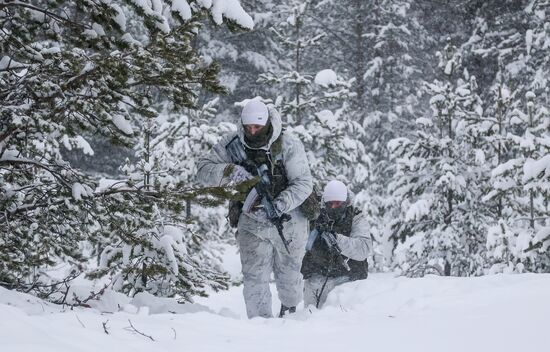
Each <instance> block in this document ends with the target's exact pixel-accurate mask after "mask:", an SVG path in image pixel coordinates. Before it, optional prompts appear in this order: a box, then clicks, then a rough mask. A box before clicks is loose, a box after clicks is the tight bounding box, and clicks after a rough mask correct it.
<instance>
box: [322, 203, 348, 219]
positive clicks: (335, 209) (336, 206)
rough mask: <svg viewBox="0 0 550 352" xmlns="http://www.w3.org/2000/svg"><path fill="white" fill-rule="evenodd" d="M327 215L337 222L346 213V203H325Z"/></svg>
mask: <svg viewBox="0 0 550 352" xmlns="http://www.w3.org/2000/svg"><path fill="white" fill-rule="evenodd" d="M325 207H326V211H327V215H328V216H329V218H330V219H331V220H338V219H340V218H341V217H342V215H344V212H345V211H346V202H342V201H330V202H325Z"/></svg>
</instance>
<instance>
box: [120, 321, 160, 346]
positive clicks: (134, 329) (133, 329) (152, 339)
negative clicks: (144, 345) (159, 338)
mask: <svg viewBox="0 0 550 352" xmlns="http://www.w3.org/2000/svg"><path fill="white" fill-rule="evenodd" d="M128 322H129V323H130V326H129V328H130V331H134V332H136V333H138V334H140V335H141V336H145V337H147V338H149V339H150V340H151V341H155V339H154V338H152V337H151V336H149V335H146V334H144V333H142V332H141V331H139V330H138V329H136V328H135V327H134V325H132V321H131V320H130V319H128ZM127 330H128V328H127Z"/></svg>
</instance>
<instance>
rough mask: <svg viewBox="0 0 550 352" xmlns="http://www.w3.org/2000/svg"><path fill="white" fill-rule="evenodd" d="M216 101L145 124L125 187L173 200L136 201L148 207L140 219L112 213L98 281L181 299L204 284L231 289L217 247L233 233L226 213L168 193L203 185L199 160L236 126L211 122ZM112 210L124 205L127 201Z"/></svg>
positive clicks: (166, 112) (200, 291) (165, 114)
mask: <svg viewBox="0 0 550 352" xmlns="http://www.w3.org/2000/svg"><path fill="white" fill-rule="evenodd" d="M215 104H216V100H214V101H210V102H208V103H207V104H205V105H204V106H203V107H202V108H201V109H197V110H188V111H186V112H185V113H184V114H171V113H169V111H170V110H171V109H168V108H166V109H164V111H163V113H162V114H161V115H160V116H159V117H158V118H157V119H156V120H154V121H151V123H149V124H147V125H145V126H144V127H143V130H142V132H141V138H140V144H138V146H137V160H138V162H137V163H136V164H128V165H126V166H125V167H124V171H125V172H126V174H127V176H128V180H126V181H125V182H126V183H130V184H134V185H135V187H138V188H143V189H145V190H154V191H155V192H156V193H167V196H166V197H162V198H157V197H149V198H142V199H135V200H134V202H133V204H132V209H146V211H143V213H142V214H140V216H139V217H134V216H128V214H126V213H125V212H123V211H120V210H118V211H115V212H114V213H109V214H110V215H109V216H112V217H113V218H114V221H112V220H111V221H108V223H109V224H113V225H114V226H112V227H109V226H106V227H105V230H104V231H105V232H106V233H107V234H111V235H110V236H109V237H108V240H109V242H108V244H107V245H106V246H105V247H104V250H103V251H102V255H101V264H100V266H99V267H98V269H97V270H95V271H94V272H93V273H92V275H91V276H92V277H99V276H104V275H107V274H108V275H109V276H111V277H113V279H114V285H113V287H114V288H115V289H117V290H120V291H122V292H124V293H127V294H129V295H134V294H135V293H137V292H141V291H147V292H149V293H151V294H154V295H160V296H170V297H171V296H176V295H177V296H178V297H180V299H181V300H182V301H190V300H192V296H193V295H197V294H201V295H204V294H205V291H204V289H205V288H206V287H212V288H213V289H215V290H217V289H220V288H226V287H227V281H228V278H227V276H226V275H225V274H224V273H223V270H222V269H221V265H220V261H219V258H218V257H217V253H218V252H217V251H216V250H215V246H216V245H217V243H216V242H220V240H221V237H222V235H224V234H227V233H229V230H228V228H227V225H226V222H225V221H224V220H223V217H224V213H225V211H226V210H225V209H223V208H220V207H214V208H203V207H192V203H193V199H192V198H189V197H185V199H182V198H181V197H178V194H177V193H176V194H175V195H174V196H173V197H171V196H170V193H173V192H174V191H175V190H181V189H185V188H190V187H191V188H195V187H196V186H197V185H195V183H196V182H195V180H194V178H195V173H196V166H195V162H196V160H197V158H198V157H199V156H201V155H204V153H207V152H208V150H209V149H210V148H211V147H212V145H213V144H215V143H216V142H217V140H218V138H219V136H220V135H222V134H224V133H227V132H229V131H231V130H234V129H235V126H234V125H232V124H230V123H225V124H220V125H212V124H211V123H210V120H211V119H212V118H213V116H214V114H215V112H216V109H215ZM197 188H198V187H197ZM114 205H116V206H124V202H122V204H116V203H114ZM132 209H129V211H132ZM138 211H139V210H138ZM120 224H123V225H122V226H120Z"/></svg>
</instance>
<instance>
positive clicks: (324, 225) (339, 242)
mask: <svg viewBox="0 0 550 352" xmlns="http://www.w3.org/2000/svg"><path fill="white" fill-rule="evenodd" d="M322 201H323V204H324V207H322V208H321V215H320V216H319V218H318V219H317V220H316V221H315V226H314V229H313V231H311V233H310V236H309V239H308V242H307V246H306V250H307V253H306V255H305V257H304V260H303V263H302V274H303V275H304V279H305V288H304V307H307V306H309V305H312V304H313V305H315V306H316V307H317V308H320V307H321V306H322V305H323V304H324V303H325V301H326V299H327V296H328V294H329V292H330V291H331V290H332V289H334V288H335V287H336V286H338V285H340V284H343V283H345V282H349V281H355V280H361V279H366V278H367V276H368V262H367V256H368V254H369V252H370V249H371V247H372V245H371V240H370V238H369V234H368V224H367V219H366V217H365V216H364V215H363V214H361V211H359V210H357V209H355V208H354V207H353V206H352V204H351V202H352V199H351V192H349V191H348V189H347V187H346V185H345V184H344V183H342V182H340V181H330V182H329V183H328V184H327V185H326V187H325V189H324V191H323V199H322Z"/></svg>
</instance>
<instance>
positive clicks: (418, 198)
mask: <svg viewBox="0 0 550 352" xmlns="http://www.w3.org/2000/svg"><path fill="white" fill-rule="evenodd" d="M439 56H440V63H439V69H440V70H441V71H442V73H443V77H445V80H444V81H439V80H436V81H434V82H433V83H429V84H427V85H426V88H427V91H428V93H429V94H430V95H431V100H430V103H431V106H432V109H433V114H432V116H428V117H421V118H418V119H417V120H416V123H417V126H418V131H417V135H416V136H415V138H414V139H412V138H405V137H402V138H397V139H394V140H392V141H390V143H389V148H390V151H391V154H392V159H393V160H394V161H395V163H396V165H397V172H396V175H395V177H394V180H393V181H392V183H391V184H390V187H391V189H392V191H393V197H395V198H396V199H399V200H400V202H399V203H400V204H401V207H400V215H399V217H398V219H396V221H395V222H394V223H393V224H392V225H393V231H394V233H393V236H394V240H395V250H394V254H395V266H396V267H397V268H399V269H401V270H402V272H403V273H404V274H407V275H411V276H417V275H423V274H425V273H427V272H436V273H439V274H441V275H457V276H467V275H476V274H481V273H482V268H483V264H484V259H483V256H484V246H485V240H484V234H485V229H484V226H485V225H484V223H485V219H484V217H483V211H482V209H481V202H480V201H479V194H480V193H481V190H482V187H483V186H484V182H483V174H484V173H483V167H484V166H483V164H484V157H483V148H482V147H483V146H482V144H483V138H482V136H480V135H479V134H480V130H481V126H483V119H482V116H483V110H482V108H481V101H480V98H479V97H478V96H477V94H476V90H477V84H476V83H475V78H474V77H473V76H471V77H468V76H467V71H465V70H464V71H463V70H461V69H460V55H459V54H458V53H457V52H456V48H455V47H453V46H452V45H451V44H450V43H449V44H448V45H447V46H446V47H445V50H444V52H443V53H440V54H439ZM462 72H464V73H463V74H461V73H462ZM461 76H463V77H464V78H465V79H467V80H465V79H463V78H462V77H461Z"/></svg>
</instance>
